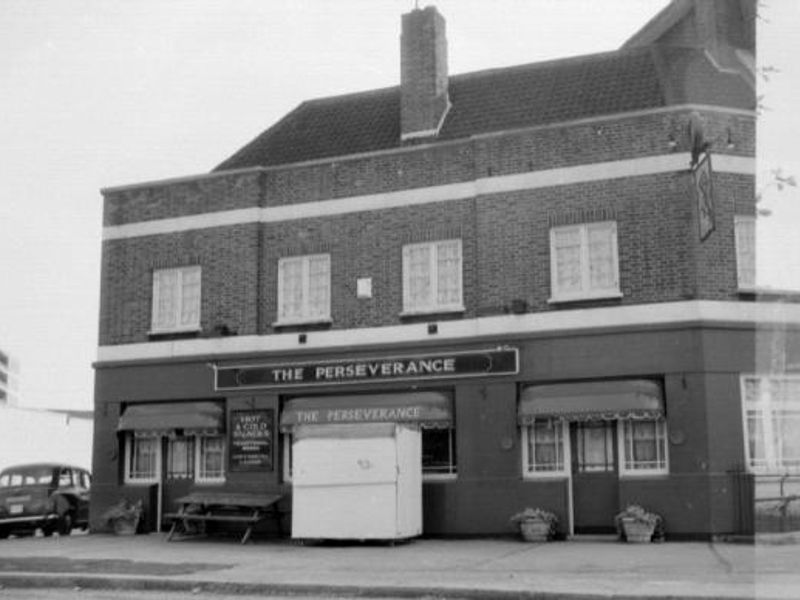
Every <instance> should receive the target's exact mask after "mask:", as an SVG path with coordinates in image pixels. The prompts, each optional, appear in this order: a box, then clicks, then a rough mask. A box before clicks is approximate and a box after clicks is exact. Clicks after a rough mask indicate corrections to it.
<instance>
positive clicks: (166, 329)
mask: <svg viewBox="0 0 800 600" xmlns="http://www.w3.org/2000/svg"><path fill="white" fill-rule="evenodd" d="M169 273H175V274H176V275H177V279H176V282H175V290H173V291H172V292H171V293H174V294H175V298H174V307H173V314H172V315H171V317H172V318H171V319H170V322H172V323H174V324H172V325H169V324H168V325H164V324H163V323H164V322H165V319H164V318H163V315H161V314H160V312H159V309H160V304H161V296H162V295H163V294H164V293H165V290H164V289H163V287H164V284H163V283H162V281H163V279H162V277H163V276H165V275H167V274H169ZM193 275H196V276H197V286H198V290H197V300H196V302H197V304H196V306H193V307H192V308H193V310H194V312H195V313H196V315H197V317H196V318H195V319H193V320H192V321H191V322H189V323H181V321H182V320H183V295H184V279H185V278H187V277H189V276H193ZM202 304H203V273H202V269H201V267H200V266H199V265H192V266H189V267H175V268H170V269H155V270H154V271H153V304H152V311H151V316H150V333H176V332H187V331H199V330H200V322H201V318H202V315H201V310H202Z"/></svg>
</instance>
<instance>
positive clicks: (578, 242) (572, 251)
mask: <svg viewBox="0 0 800 600" xmlns="http://www.w3.org/2000/svg"><path fill="white" fill-rule="evenodd" d="M550 278H551V293H552V298H551V301H554V302H559V301H564V300H583V299H591V298H608V297H613V296H621V293H620V289H619V262H618V258H617V224H616V222H614V221H603V222H599V223H584V224H580V225H566V226H563V227H553V228H552V229H550Z"/></svg>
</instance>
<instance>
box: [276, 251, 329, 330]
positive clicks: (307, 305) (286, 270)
mask: <svg viewBox="0 0 800 600" xmlns="http://www.w3.org/2000/svg"><path fill="white" fill-rule="evenodd" d="M330 318H331V256H330V254H312V255H307V256H292V257H289V258H282V259H280V260H279V261H278V324H279V325H289V324H294V323H313V322H322V321H328V320H330Z"/></svg>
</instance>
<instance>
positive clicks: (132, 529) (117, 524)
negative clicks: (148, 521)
mask: <svg viewBox="0 0 800 600" xmlns="http://www.w3.org/2000/svg"><path fill="white" fill-rule="evenodd" d="M138 525H139V519H133V520H132V519H115V520H114V533H115V534H117V535H135V534H136V528H137V527H138Z"/></svg>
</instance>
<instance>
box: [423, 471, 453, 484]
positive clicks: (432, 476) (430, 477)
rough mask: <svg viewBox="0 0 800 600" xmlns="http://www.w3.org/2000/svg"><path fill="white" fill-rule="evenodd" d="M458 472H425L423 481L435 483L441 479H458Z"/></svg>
mask: <svg viewBox="0 0 800 600" xmlns="http://www.w3.org/2000/svg"><path fill="white" fill-rule="evenodd" d="M457 479H458V473H423V474H422V483H428V482H431V483H435V482H441V481H456V480H457Z"/></svg>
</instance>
